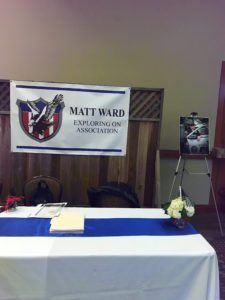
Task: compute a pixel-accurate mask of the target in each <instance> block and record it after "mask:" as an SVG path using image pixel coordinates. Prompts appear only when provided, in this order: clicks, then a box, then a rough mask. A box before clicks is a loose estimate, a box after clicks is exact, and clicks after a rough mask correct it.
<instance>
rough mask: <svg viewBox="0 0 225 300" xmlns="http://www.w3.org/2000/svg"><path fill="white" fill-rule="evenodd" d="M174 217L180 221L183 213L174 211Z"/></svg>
mask: <svg viewBox="0 0 225 300" xmlns="http://www.w3.org/2000/svg"><path fill="white" fill-rule="evenodd" d="M172 217H173V218H175V219H180V218H181V213H180V212H179V211H178V210H174V211H173V216H172Z"/></svg>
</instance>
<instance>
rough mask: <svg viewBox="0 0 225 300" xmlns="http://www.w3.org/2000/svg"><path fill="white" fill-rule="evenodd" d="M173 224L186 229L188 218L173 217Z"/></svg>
mask: <svg viewBox="0 0 225 300" xmlns="http://www.w3.org/2000/svg"><path fill="white" fill-rule="evenodd" d="M173 224H174V225H175V226H176V227H177V228H179V229H184V228H186V227H187V225H188V221H187V220H186V219H182V218H181V219H173Z"/></svg>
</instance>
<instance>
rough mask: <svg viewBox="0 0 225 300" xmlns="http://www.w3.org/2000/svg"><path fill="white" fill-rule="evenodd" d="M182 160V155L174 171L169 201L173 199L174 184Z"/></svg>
mask: <svg viewBox="0 0 225 300" xmlns="http://www.w3.org/2000/svg"><path fill="white" fill-rule="evenodd" d="M180 161H181V156H180V157H179V160H178V163H177V167H176V171H175V173H174V177H173V182H172V185H171V188H170V193H169V199H168V202H170V200H171V196H172V192H173V188H174V184H175V181H176V177H177V174H178V170H179V166H180Z"/></svg>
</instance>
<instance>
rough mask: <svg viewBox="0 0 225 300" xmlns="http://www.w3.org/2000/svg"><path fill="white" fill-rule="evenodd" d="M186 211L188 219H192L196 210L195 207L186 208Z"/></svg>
mask: <svg viewBox="0 0 225 300" xmlns="http://www.w3.org/2000/svg"><path fill="white" fill-rule="evenodd" d="M185 210H186V213H187V216H188V217H192V216H193V215H194V213H195V208H194V207H193V206H186V207H185Z"/></svg>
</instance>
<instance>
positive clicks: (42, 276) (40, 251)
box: [0, 207, 219, 300]
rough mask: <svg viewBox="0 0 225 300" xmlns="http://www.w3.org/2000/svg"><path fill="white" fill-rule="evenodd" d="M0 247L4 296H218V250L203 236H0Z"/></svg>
mask: <svg viewBox="0 0 225 300" xmlns="http://www.w3.org/2000/svg"><path fill="white" fill-rule="evenodd" d="M32 209H34V208H29V207H19V208H18V209H17V211H16V212H11V213H7V214H6V213H2V214H0V217H4V216H7V217H24V216H26V215H28V212H30V211H31V210H32ZM65 209H67V210H72V211H79V212H84V214H85V216H86V217H87V218H88V217H92V218H98V217H101V218H112V217H115V218H116V217H117V218H118V217H126V218H127V217H138V218H142V217H143V218H162V217H165V218H167V216H166V215H164V214H163V211H162V210H161V209H123V208H119V209H117V208H116V209H114V208H65ZM0 245H1V246H0V299H1V300H5V299H14V300H26V299H32V300H34V299H35V300H50V299H51V300H53V299H54V300H56V299H57V300H58V299H60V300H62V299H63V300H77V299H80V300H83V299H84V300H145V299H148V300H150V299H151V300H170V299H171V300H203V299H204V300H216V299H218V300H219V275H218V262H217V256H216V253H215V251H214V249H213V248H212V247H211V246H210V245H209V243H208V242H207V241H206V240H205V239H204V238H203V237H202V235H200V234H194V235H186V236H130V237H0Z"/></svg>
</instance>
